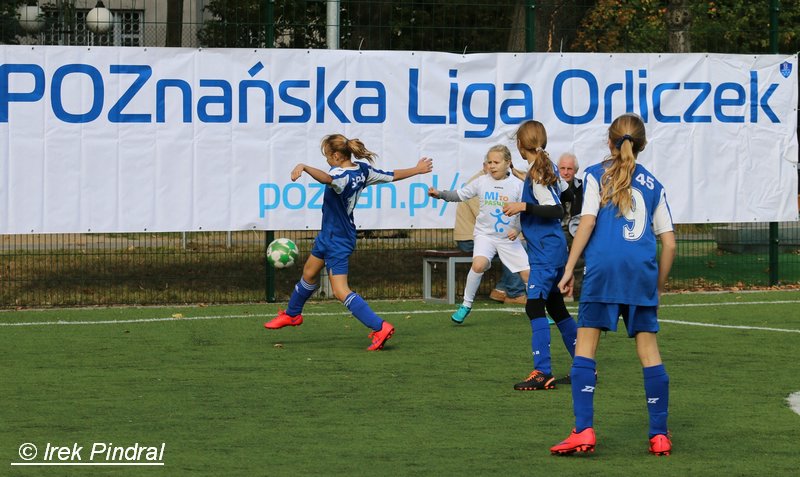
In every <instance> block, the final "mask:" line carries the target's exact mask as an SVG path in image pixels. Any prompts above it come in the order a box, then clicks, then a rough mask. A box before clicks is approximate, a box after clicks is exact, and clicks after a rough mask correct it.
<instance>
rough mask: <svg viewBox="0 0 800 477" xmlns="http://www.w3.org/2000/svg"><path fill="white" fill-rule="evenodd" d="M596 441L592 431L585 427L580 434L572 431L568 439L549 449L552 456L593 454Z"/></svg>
mask: <svg viewBox="0 0 800 477" xmlns="http://www.w3.org/2000/svg"><path fill="white" fill-rule="evenodd" d="M596 442H597V439H596V438H595V436H594V429H592V428H591V427H587V428H586V429H584V430H582V431H581V432H575V429H572V432H571V433H570V435H569V437H567V438H566V439H564V440H563V441H561V442H560V443H558V444H556V445H554V446H553V447H551V448H550V453H551V454H553V455H569V454H574V453H575V452H594V446H595V443H596Z"/></svg>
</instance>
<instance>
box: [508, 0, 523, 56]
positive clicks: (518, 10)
mask: <svg viewBox="0 0 800 477" xmlns="http://www.w3.org/2000/svg"><path fill="white" fill-rule="evenodd" d="M513 9H514V11H513V13H512V14H511V31H510V32H509V33H508V45H507V46H506V48H508V51H525V0H517V1H516V3H515V4H514V7H513Z"/></svg>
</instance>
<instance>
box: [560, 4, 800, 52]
mask: <svg viewBox="0 0 800 477" xmlns="http://www.w3.org/2000/svg"><path fill="white" fill-rule="evenodd" d="M769 3H770V2H768V1H762V2H752V1H749V0H718V1H699V2H697V1H696V2H686V5H687V7H688V9H689V11H690V14H691V22H690V26H689V29H690V31H689V33H690V35H691V44H692V50H693V51H708V52H717V53H767V52H769V51H770V40H769V28H770V25H769V21H770V12H769ZM780 3H781V8H780V15H779V20H778V27H779V35H778V49H779V51H781V52H783V53H794V52H796V51H797V50H798V49H800V40H799V39H798V38H799V37H800V2H797V1H786V0H784V1H782V2H780ZM668 14H669V5H668V2H665V1H657V0H633V1H620V0H598V1H597V2H596V5H595V6H594V8H592V9H591V10H590V11H589V13H588V14H587V16H586V17H585V18H584V19H583V21H582V22H581V27H580V31H579V33H578V38H577V39H576V41H575V42H574V43H573V48H574V49H575V50H576V51H595V52H612V51H617V52H620V51H625V52H659V51H668V48H667V40H668V34H669V27H668V23H667V15H668Z"/></svg>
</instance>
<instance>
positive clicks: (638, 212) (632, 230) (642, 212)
mask: <svg viewBox="0 0 800 477" xmlns="http://www.w3.org/2000/svg"><path fill="white" fill-rule="evenodd" d="M640 177H642V174H639V175H638V176H637V177H636V181H637V182H639V178H640ZM648 179H652V177H648ZM651 183H652V182H651ZM624 217H625V220H627V221H628V222H631V224H630V226H628V225H623V226H622V237H623V238H624V239H625V240H628V241H630V242H635V241H637V240H639V239H640V238H641V237H642V234H643V233H644V226H645V224H646V222H645V220H647V210H646V208H645V205H644V195H642V192H641V191H640V190H639V189H637V188H635V187H631V210H629V211H627V212H625V215H624Z"/></svg>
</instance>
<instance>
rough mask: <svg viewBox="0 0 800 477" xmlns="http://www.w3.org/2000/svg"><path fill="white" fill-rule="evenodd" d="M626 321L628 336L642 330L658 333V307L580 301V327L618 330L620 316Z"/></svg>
mask: <svg viewBox="0 0 800 477" xmlns="http://www.w3.org/2000/svg"><path fill="white" fill-rule="evenodd" d="M620 316H622V319H623V320H624V321H625V328H626V329H627V331H628V336H629V337H631V338H633V337H634V336H636V333H639V332H640V331H644V332H648V333H658V329H659V328H658V307H657V306H636V305H622V304H618V303H599V302H583V301H582V302H580V304H579V305H578V327H580V328H599V329H601V330H603V331H617V322H619V317H620Z"/></svg>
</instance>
